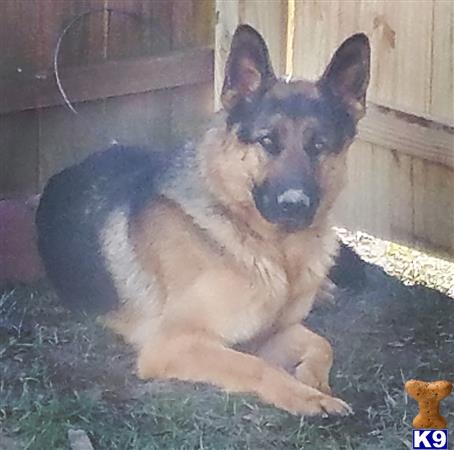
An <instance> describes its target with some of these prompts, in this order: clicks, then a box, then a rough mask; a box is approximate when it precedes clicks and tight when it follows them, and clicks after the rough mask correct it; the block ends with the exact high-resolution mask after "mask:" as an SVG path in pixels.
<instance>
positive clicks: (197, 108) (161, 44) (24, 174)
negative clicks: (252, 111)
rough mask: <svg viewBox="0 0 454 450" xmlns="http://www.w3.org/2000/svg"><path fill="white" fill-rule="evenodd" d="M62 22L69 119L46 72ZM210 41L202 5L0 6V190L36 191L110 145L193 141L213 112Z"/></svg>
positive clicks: (76, 1)
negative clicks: (70, 106) (71, 104)
mask: <svg viewBox="0 0 454 450" xmlns="http://www.w3.org/2000/svg"><path fill="white" fill-rule="evenodd" d="M106 8H107V9H108V10H106ZM88 11H92V13H91V14H85V13H87V12H88ZM74 20H75V21H74ZM71 21H74V22H73V23H72V25H71V28H70V29H68V30H67V33H66V34H65V36H64V38H63V41H62V45H61V49H60V56H59V66H60V69H61V81H62V84H63V86H64V88H65V90H66V91H67V94H68V97H69V98H70V99H71V101H72V102H74V105H75V107H76V109H77V111H78V115H74V114H72V113H71V112H70V111H69V110H68V108H66V107H64V106H58V105H62V104H63V99H62V98H61V95H60V93H59V92H58V90H57V87H56V83H55V80H54V76H53V67H52V64H53V57H54V50H55V46H56V43H57V39H58V37H59V36H60V33H61V32H62V30H63V29H64V28H65V27H66V26H67V25H68V24H70V23H71ZM24 30H27V32H24ZM213 33H214V3H213V2H212V1H211V0H200V1H199V0H185V1H184V2H182V1H179V0H169V1H162V0H65V1H60V0H5V1H2V14H1V15H0V55H1V56H0V60H1V64H0V98H1V99H2V102H1V105H0V164H1V166H0V167H1V169H0V170H1V172H0V177H1V178H0V192H2V193H5V192H8V193H11V192H16V193H20V192H23V191H36V189H38V188H40V187H42V185H43V183H45V181H46V180H47V178H48V177H49V176H50V175H52V174H53V173H55V172H56V171H58V170H60V169H61V168H63V167H65V166H67V165H68V164H71V163H74V162H76V161H80V160H81V159H83V158H84V157H85V156H87V155H88V154H90V153H92V152H93V151H96V150H98V149H101V148H105V147H107V146H108V145H110V144H111V143H112V142H119V143H120V144H128V145H140V146H152V147H153V148H160V149H162V148H169V147H170V146H171V145H172V144H174V143H175V142H180V141H182V140H183V139H184V138H185V137H188V136H189V137H192V136H194V135H196V134H197V132H198V131H200V127H201V124H202V123H204V122H205V121H206V118H207V116H208V115H209V114H210V113H211V112H212V89H213V81H212V80H213V56H212V51H211V50H210V49H209V48H208V47H209V46H212V44H213ZM196 47H197V48H196ZM25 109H29V111H25V112H16V111H20V110H25Z"/></svg>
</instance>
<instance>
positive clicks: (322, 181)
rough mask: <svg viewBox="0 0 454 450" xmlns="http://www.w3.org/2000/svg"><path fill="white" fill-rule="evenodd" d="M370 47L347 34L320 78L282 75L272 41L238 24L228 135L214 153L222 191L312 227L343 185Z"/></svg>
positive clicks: (247, 206) (296, 225) (272, 216)
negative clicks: (291, 78)
mask: <svg viewBox="0 0 454 450" xmlns="http://www.w3.org/2000/svg"><path fill="white" fill-rule="evenodd" d="M369 65H370V47H369V41H368V39H367V37H366V36H365V35H364V34H356V35H354V36H352V37H350V38H349V39H347V40H346V41H345V42H344V43H343V44H342V45H341V46H340V47H339V48H338V50H337V51H336V52H335V54H334V56H333V57H332V59H331V62H330V63H329V64H328V66H327V68H326V70H325V72H324V73H323V75H322V76H321V78H320V79H319V80H318V81H316V82H309V81H292V82H285V81H283V80H279V79H278V78H277V77H276V75H275V74H274V71H273V68H272V65H271V62H270V58H269V54H268V49H267V46H266V44H265V42H264V40H263V38H262V37H261V36H260V34H259V33H258V32H257V31H256V30H254V29H253V28H252V27H250V26H248V25H241V26H239V27H238V29H237V30H236V32H235V34H234V36H233V40H232V45H231V50H230V54H229V57H228V60H227V64H226V69H225V80H224V86H223V89H222V97H221V100H222V104H223V106H224V109H225V111H226V113H227V119H226V120H227V130H228V133H227V138H226V139H225V142H224V145H223V147H222V151H221V152H217V155H216V157H215V159H216V162H215V171H216V176H217V177H218V192H221V193H222V197H223V198H224V200H225V201H226V202H228V203H230V205H232V204H234V203H236V204H240V205H241V206H242V208H243V209H244V210H249V213H251V211H252V209H255V211H256V212H257V211H258V212H259V213H260V215H261V218H262V219H263V218H264V219H265V220H266V221H267V222H268V223H271V224H274V225H276V226H278V227H279V228H283V229H285V230H287V231H294V230H300V229H304V228H306V227H309V226H310V225H311V224H312V223H313V222H314V220H315V219H316V218H317V216H319V215H321V214H322V212H323V211H326V210H327V209H330V208H331V206H332V203H333V201H334V199H335V198H336V197H337V195H338V193H339V190H340V188H341V186H342V184H343V178H344V172H345V161H344V160H345V150H346V149H347V147H348V146H349V145H350V143H351V142H352V140H353V137H354V136H355V133H356V124H357V122H358V120H359V119H360V118H361V117H362V116H363V115H364V113H365V100H366V90H367V86H368V83H369Z"/></svg>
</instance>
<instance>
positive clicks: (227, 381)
mask: <svg viewBox="0 0 454 450" xmlns="http://www.w3.org/2000/svg"><path fill="white" fill-rule="evenodd" d="M138 373H139V376H140V377H141V378H155V377H156V378H177V379H180V380H186V381H195V382H205V383H211V384H213V385H216V386H218V387H221V388H223V389H226V390H228V391H236V392H251V393H255V394H257V395H258V396H259V397H260V398H261V399H262V400H264V401H265V402H268V403H272V404H274V405H276V406H277V407H279V408H282V409H285V410H287V411H289V412H291V413H293V414H302V415H316V414H323V413H330V414H342V415H345V414H348V413H350V412H351V409H350V407H349V406H348V405H347V404H346V403H345V402H343V401H342V400H340V399H337V398H334V397H331V396H329V395H327V394H324V393H322V392H320V391H318V390H317V389H314V388H312V387H310V386H307V385H304V384H302V383H301V382H299V381H298V380H296V379H295V378H294V377H292V376H291V375H289V374H288V373H286V372H285V371H284V370H282V369H279V368H276V367H273V366H271V365H269V364H268V363H267V362H266V361H264V360H263V359H261V358H258V357H256V356H253V355H248V354H245V353H241V352H238V351H235V350H232V349H230V348H227V347H225V346H223V345H222V343H220V342H218V341H217V340H216V339H214V338H212V337H210V336H207V335H204V334H194V333H191V334H188V333H185V334H178V335H172V336H170V335H166V336H162V337H160V338H158V339H154V340H153V343H152V344H150V346H149V347H146V348H143V349H142V350H141V351H140V353H139V360H138Z"/></svg>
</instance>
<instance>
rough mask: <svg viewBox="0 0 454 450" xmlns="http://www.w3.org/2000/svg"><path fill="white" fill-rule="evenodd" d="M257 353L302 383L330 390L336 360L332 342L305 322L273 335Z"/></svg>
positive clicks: (321, 389)
mask: <svg viewBox="0 0 454 450" xmlns="http://www.w3.org/2000/svg"><path fill="white" fill-rule="evenodd" d="M257 355H258V356H260V357H262V358H263V359H265V360H267V361H269V362H270V363H271V364H273V365H275V366H279V367H282V368H284V369H285V370H287V371H288V372H290V373H291V374H293V375H294V376H295V377H296V378H297V379H298V380H300V381H301V382H302V383H304V384H306V385H309V386H312V387H314V388H316V389H319V390H320V391H322V392H325V393H327V394H329V393H330V392H331V390H330V387H329V372H330V370H331V366H332V363H333V350H332V348H331V345H330V343H329V342H328V341H327V340H326V339H325V338H323V337H321V336H319V335H318V334H315V333H314V332H312V331H311V330H309V329H307V328H305V327H304V326H303V325H301V324H294V325H291V326H290V327H288V328H286V329H284V330H282V331H280V332H278V333H277V334H275V335H273V336H272V337H271V338H269V339H268V340H267V341H266V342H265V343H264V344H263V345H262V346H261V347H260V348H259V350H258V351H257Z"/></svg>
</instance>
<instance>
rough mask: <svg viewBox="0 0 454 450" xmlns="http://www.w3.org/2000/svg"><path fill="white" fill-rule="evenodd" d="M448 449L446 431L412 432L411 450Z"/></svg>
mask: <svg viewBox="0 0 454 450" xmlns="http://www.w3.org/2000/svg"><path fill="white" fill-rule="evenodd" d="M419 449H439V450H440V449H441V450H447V449H448V430H413V450H419Z"/></svg>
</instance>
